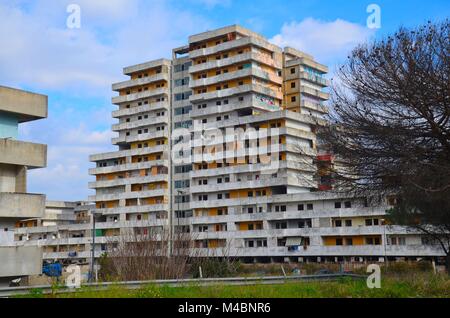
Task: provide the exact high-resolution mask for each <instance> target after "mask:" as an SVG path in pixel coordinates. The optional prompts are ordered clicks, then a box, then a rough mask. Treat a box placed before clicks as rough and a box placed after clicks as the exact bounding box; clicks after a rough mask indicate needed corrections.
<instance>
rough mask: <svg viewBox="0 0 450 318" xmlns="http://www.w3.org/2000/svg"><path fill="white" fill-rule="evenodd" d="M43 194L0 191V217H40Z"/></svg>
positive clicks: (42, 207)
mask: <svg viewBox="0 0 450 318" xmlns="http://www.w3.org/2000/svg"><path fill="white" fill-rule="evenodd" d="M44 210H45V195H43V194H28V193H0V217H4V218H13V219H31V218H42V217H43V216H44Z"/></svg>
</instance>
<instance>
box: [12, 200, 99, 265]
mask: <svg viewBox="0 0 450 318" xmlns="http://www.w3.org/2000/svg"><path fill="white" fill-rule="evenodd" d="M93 210H95V205H94V204H91V203H90V202H84V201H79V202H66V201H47V202H46V203H45V212H44V214H43V216H42V217H39V218H33V219H27V220H21V221H17V222H16V224H15V229H14V245H15V246H18V247H28V246H40V247H42V261H43V262H50V263H51V262H54V261H59V262H62V263H64V264H74V263H76V264H87V263H89V259H90V257H91V250H92V231H93V223H92V211H93ZM97 231H98V232H99V233H100V232H101V231H103V230H102V227H99V228H97ZM97 242H98V243H99V244H98V245H96V247H95V248H96V249H97V250H98V252H97V254H100V253H101V251H102V249H103V251H104V250H105V249H106V247H105V246H104V245H102V240H101V239H99V240H98V241H97ZM103 243H104V242H103Z"/></svg>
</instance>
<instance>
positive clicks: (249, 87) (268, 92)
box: [189, 84, 283, 103]
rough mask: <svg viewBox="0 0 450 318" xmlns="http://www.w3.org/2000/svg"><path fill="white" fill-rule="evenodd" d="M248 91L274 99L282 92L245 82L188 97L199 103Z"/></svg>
mask: <svg viewBox="0 0 450 318" xmlns="http://www.w3.org/2000/svg"><path fill="white" fill-rule="evenodd" d="M248 92H255V93H260V94H263V95H267V96H270V97H273V98H275V99H279V100H281V99H283V94H282V92H281V90H280V91H276V90H273V89H271V88H268V87H265V86H262V85H259V84H246V85H241V86H237V87H232V88H227V89H222V90H220V91H214V92H209V93H202V94H194V95H191V96H190V97H189V100H190V101H191V102H192V103H200V102H202V101H205V100H209V99H218V98H224V97H228V96H233V95H238V94H244V93H248Z"/></svg>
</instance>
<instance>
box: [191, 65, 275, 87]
mask: <svg viewBox="0 0 450 318" xmlns="http://www.w3.org/2000/svg"><path fill="white" fill-rule="evenodd" d="M249 76H253V77H259V78H261V79H263V80H266V81H270V82H273V83H276V84H279V85H280V86H281V84H282V83H283V80H282V78H281V77H280V76H277V75H275V74H270V73H268V72H266V71H263V70H261V69H260V68H257V67H248V68H245V69H242V70H238V71H235V72H229V73H225V74H220V75H216V76H211V77H208V78H203V79H197V80H192V81H190V82H189V87H190V88H195V87H200V86H208V85H214V84H216V83H221V82H226V81H231V80H235V79H238V78H243V77H249Z"/></svg>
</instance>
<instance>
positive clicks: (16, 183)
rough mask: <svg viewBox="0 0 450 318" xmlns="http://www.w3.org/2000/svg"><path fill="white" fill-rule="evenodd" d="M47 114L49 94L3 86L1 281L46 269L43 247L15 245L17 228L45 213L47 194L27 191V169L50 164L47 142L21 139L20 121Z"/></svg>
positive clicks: (0, 93) (0, 100)
mask: <svg viewBox="0 0 450 318" xmlns="http://www.w3.org/2000/svg"><path fill="white" fill-rule="evenodd" d="M46 117H47V96H44V95H40V94H34V93H30V92H25V91H22V90H17V89H13V88H9V87H3V86H0V283H1V280H8V279H10V278H13V277H22V276H29V275H36V274H39V273H41V270H42V250H41V249H40V248H39V247H38V246H28V247H17V246H15V243H14V229H15V224H16V222H17V221H19V220H24V219H34V218H39V217H42V216H43V215H44V207H45V195H43V194H32V193H27V171H28V169H36V168H43V167H45V166H46V165H47V146H46V145H42V144H36V143H30V142H25V141H21V140H18V137H19V133H18V125H19V124H20V123H24V122H29V121H33V120H37V119H42V118H46Z"/></svg>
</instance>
